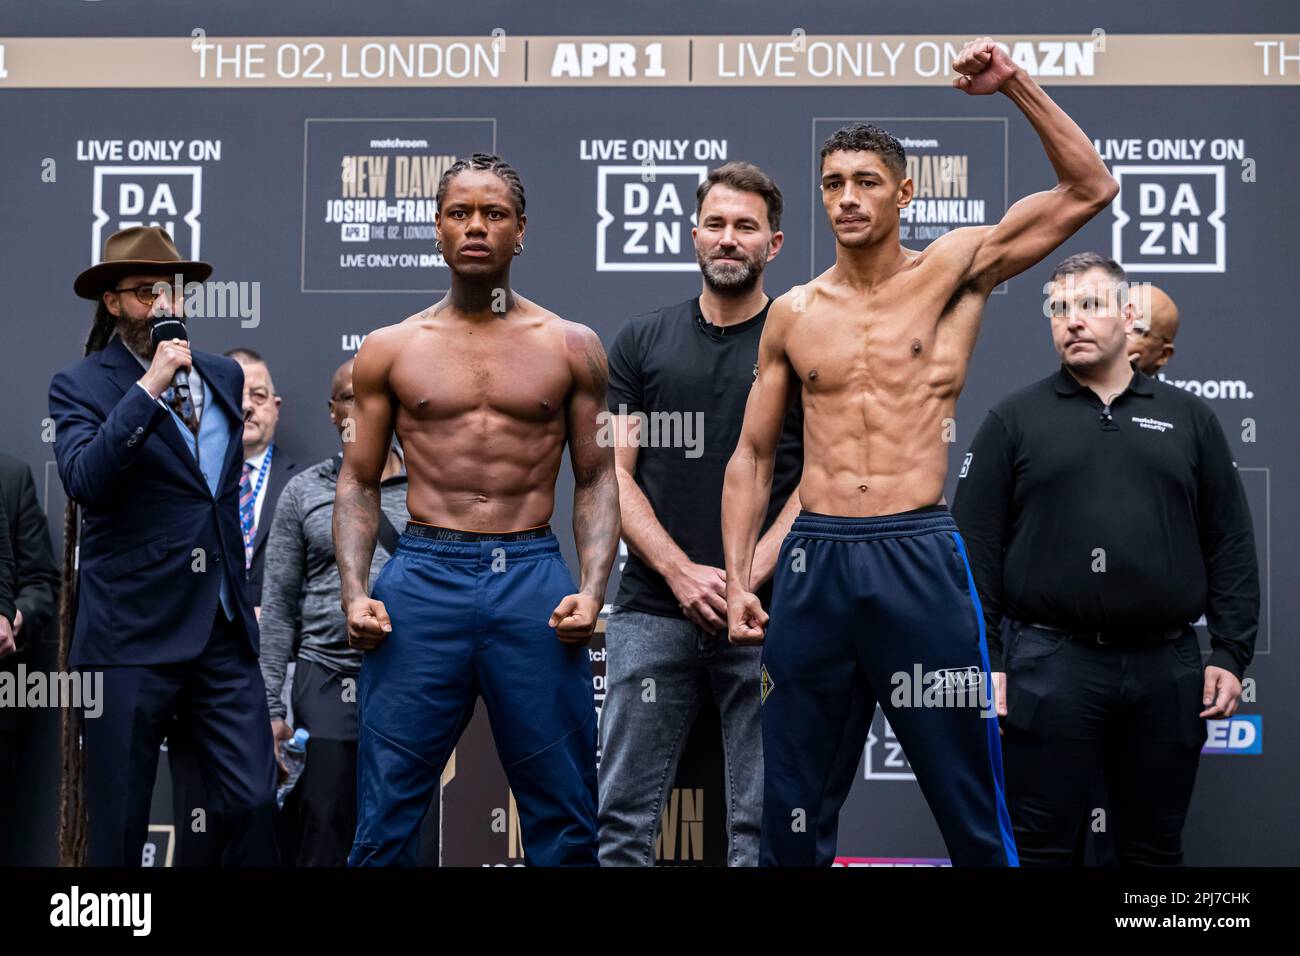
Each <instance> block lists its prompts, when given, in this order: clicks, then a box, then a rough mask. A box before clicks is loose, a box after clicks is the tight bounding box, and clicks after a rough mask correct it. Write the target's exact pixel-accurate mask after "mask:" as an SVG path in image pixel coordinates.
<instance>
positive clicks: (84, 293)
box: [72, 226, 212, 299]
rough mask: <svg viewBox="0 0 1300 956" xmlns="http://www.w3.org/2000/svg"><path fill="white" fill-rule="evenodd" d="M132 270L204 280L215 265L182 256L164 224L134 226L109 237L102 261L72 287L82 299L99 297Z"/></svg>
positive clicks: (197, 280)
mask: <svg viewBox="0 0 1300 956" xmlns="http://www.w3.org/2000/svg"><path fill="white" fill-rule="evenodd" d="M133 272H134V273H150V272H153V273H165V274H167V275H168V276H170V275H172V274H174V273H177V272H179V273H180V274H181V275H183V276H184V277H185V281H186V282H202V281H203V280H205V279H206V278H207V277H208V276H210V275H212V266H210V265H208V263H206V262H194V261H191V260H189V259H182V258H181V254H180V253H179V252H177V251H176V243H174V242H172V237H171V236H169V235H167V230H166V229H163V228H162V227H161V226H132V227H131V228H130V229H123V230H122V231H121V232H115V233H113V234H112V235H111V236H109V237H108V239H107V240H106V241H105V242H104V257H103V261H101V262H100V263H99V264H98V265H94V266H91V267H90V268H89V269H87V270H86V271H85V272H83V273H82V274H81V275H79V276H77V281H76V282H74V283H73V284H72V288H73V291H75V292H76V293H77V295H79V296H81V297H82V298H83V299H98V298H99V297H100V296H101V295H102V294H103V293H104V292H105V291H106V290H108V289H109V288H111V287H112V286H115V285H117V280H118V279H120V278H122V277H123V276H128V275H131V274H132V273H133Z"/></svg>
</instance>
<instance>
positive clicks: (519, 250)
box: [515, 242, 524, 256]
mask: <svg viewBox="0 0 1300 956" xmlns="http://www.w3.org/2000/svg"><path fill="white" fill-rule="evenodd" d="M523 254H524V244H523V243H522V242H516V243H515V255H517V256H522V255H523Z"/></svg>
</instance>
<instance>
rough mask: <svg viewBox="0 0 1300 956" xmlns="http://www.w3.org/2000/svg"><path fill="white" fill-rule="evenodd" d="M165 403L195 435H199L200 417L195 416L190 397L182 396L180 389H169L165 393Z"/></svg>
mask: <svg viewBox="0 0 1300 956" xmlns="http://www.w3.org/2000/svg"><path fill="white" fill-rule="evenodd" d="M163 401H165V402H166V403H167V404H168V405H170V406H171V408H172V411H174V412H175V413H176V414H177V415H178V416H180V419H181V421H183V422H184V423H185V424H186V425H187V426H189V429H190V431H192V432H193V433H194V434H195V435H198V433H199V417H198V416H197V415H195V414H194V403H193V402H192V401H191V400H190V398H189V396H182V395H181V393H180V389H177V388H168V389H166V390H165V391H164V392H163Z"/></svg>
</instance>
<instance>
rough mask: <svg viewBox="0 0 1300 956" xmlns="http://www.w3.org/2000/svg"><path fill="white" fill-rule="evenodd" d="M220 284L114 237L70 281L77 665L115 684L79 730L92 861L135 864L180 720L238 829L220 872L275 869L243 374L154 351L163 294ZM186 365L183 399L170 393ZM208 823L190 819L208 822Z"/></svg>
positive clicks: (63, 438)
mask: <svg viewBox="0 0 1300 956" xmlns="http://www.w3.org/2000/svg"><path fill="white" fill-rule="evenodd" d="M210 273H211V267H210V266H208V265H207V264H206V263H200V262H188V261H182V260H181V258H180V255H179V254H178V253H177V252H176V248H175V246H174V245H173V244H172V241H171V238H170V236H168V235H167V233H166V232H165V231H163V230H162V229H159V228H157V227H149V226H144V227H135V228H132V229H126V230H123V231H122V232H119V233H117V234H115V235H113V236H111V237H110V238H109V240H108V242H107V243H106V245H105V252H104V261H103V262H101V263H100V264H99V265H97V266H94V267H92V268H91V269H89V270H87V271H86V272H83V273H82V274H81V276H80V277H79V278H78V279H77V282H76V285H75V289H76V291H77V293H78V295H81V296H83V297H85V298H90V299H95V300H97V301H99V303H100V304H99V307H98V311H97V313H96V320H95V326H94V328H92V331H91V340H90V341H89V342H88V343H87V350H88V354H87V355H86V357H85V358H83V359H81V360H80V361H78V362H76V363H74V364H72V365H70V366H68V367H67V368H65V369H64V370H63V371H61V372H59V373H58V374H57V375H55V376H54V379H53V381H52V382H51V383H50V415H51V417H52V418H53V419H54V422H55V444H54V452H55V457H56V458H57V460H58V467H59V476H60V477H61V478H62V480H63V486H64V488H65V490H66V491H67V494H68V496H69V497H70V498H72V499H74V500H75V501H76V502H77V503H78V504H79V505H80V506H81V509H82V515H83V522H82V526H81V537H80V559H79V568H80V576H79V584H78V590H77V606H76V620H75V627H74V630H73V633H72V645H71V653H70V658H69V659H70V663H71V665H72V666H73V667H75V668H77V669H78V670H96V671H102V672H103V674H104V678H103V694H102V697H103V702H102V713H101V715H100V716H98V717H96V718H93V719H92V718H91V717H89V716H87V717H86V719H85V720H84V724H83V728H84V729H83V733H82V739H83V742H84V757H85V785H86V797H87V804H88V813H89V839H88V854H87V861H88V862H89V863H90V864H91V865H101V866H112V865H138V864H139V863H140V859H141V856H140V854H141V847H142V846H143V844H144V842H145V838H146V836H147V833H148V820H149V805H150V798H151V795H152V792H153V784H154V777H155V774H156V771H157V762H158V751H159V745H160V744H161V742H162V740H163V738H164V737H165V736H166V733H167V731H168V729H169V727H170V726H171V721H172V719H173V717H176V716H180V717H181V718H182V719H183V720H185V721H186V723H187V725H188V726H189V727H190V728H191V734H192V739H193V745H194V746H195V747H196V748H197V751H198V753H199V754H200V755H201V757H202V759H203V761H204V766H205V768H206V769H207V771H208V772H209V774H210V776H211V778H212V780H213V781H214V783H215V784H216V785H217V786H218V787H219V790H220V799H221V803H222V810H223V813H224V816H225V820H226V825H227V827H228V828H229V831H230V833H231V835H232V838H231V840H230V842H229V844H228V847H227V850H226V852H225V853H224V854H223V861H222V862H223V863H227V864H241V863H242V864H274V863H275V862H276V849H275V836H274V828H275V800H274V788H275V765H274V757H273V751H272V744H271V738H270V716H269V714H268V711H267V706H266V692H265V689H264V685H263V683H262V677H261V673H260V670H259V668H258V664H257V651H258V630H257V621H256V618H255V616H254V612H253V602H252V600H251V598H250V595H249V592H248V581H247V576H246V573H245V569H244V547H243V541H242V537H241V531H240V524H239V479H240V474H241V471H242V463H243V451H242V443H241V441H240V436H241V433H242V421H243V415H242V410H241V405H242V400H241V393H242V390H243V372H242V370H241V369H240V367H239V365H238V364H237V363H235V362H234V361H232V360H230V359H228V358H225V357H224V356H220V355H215V354H212V353H208V352H199V351H195V352H193V353H191V352H190V350H189V347H188V344H187V343H184V342H181V341H179V340H176V339H173V340H171V341H165V342H163V343H161V344H160V345H159V346H158V347H157V348H156V349H155V348H154V346H153V343H152V342H151V340H150V327H151V325H152V322H153V319H154V317H155V316H157V315H166V314H169V311H170V310H171V309H172V308H175V309H176V310H177V312H179V310H180V306H181V300H180V299H179V298H176V297H174V296H173V295H171V294H169V293H168V292H166V291H162V292H161V296H160V295H159V292H160V290H161V289H162V286H163V284H167V285H168V286H170V285H171V283H173V281H174V280H175V277H176V276H178V275H180V276H183V277H184V279H185V280H186V281H187V282H188V281H202V280H203V279H206V278H207V276H208V275H209V274H210ZM159 298H161V299H162V301H161V302H160V301H158V300H159ZM110 330H111V335H110V334H109V333H110ZM105 339H106V340H107V341H106V344H105ZM179 368H184V369H186V370H187V371H188V373H189V379H190V394H189V396H188V397H187V396H186V395H185V394H184V393H183V392H182V391H181V390H180V389H172V388H170V387H169V386H170V383H171V382H172V379H173V375H174V373H175V371H176V370H177V369H179ZM202 811H203V808H196V810H195V813H194V818H193V819H191V820H178V821H177V825H178V826H187V827H201V826H202V825H203V823H204V821H203V812H202Z"/></svg>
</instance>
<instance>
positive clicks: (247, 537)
mask: <svg viewBox="0 0 1300 956" xmlns="http://www.w3.org/2000/svg"><path fill="white" fill-rule="evenodd" d="M252 473H253V466H252V465H250V464H249V463H248V462H244V473H243V474H242V475H241V476H240V478H239V527H240V528H241V529H243V532H244V567H245V568H249V567H251V566H252V564H253V504H254V502H253V482H252V481H251V480H250V479H249V475H251V474H252Z"/></svg>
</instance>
